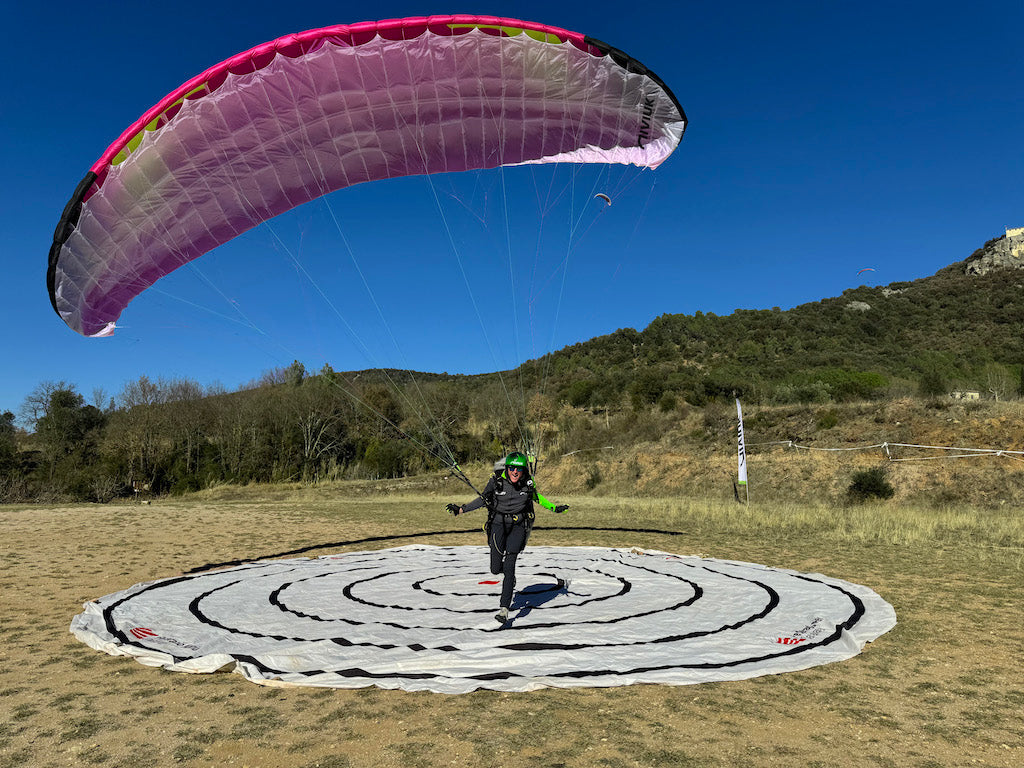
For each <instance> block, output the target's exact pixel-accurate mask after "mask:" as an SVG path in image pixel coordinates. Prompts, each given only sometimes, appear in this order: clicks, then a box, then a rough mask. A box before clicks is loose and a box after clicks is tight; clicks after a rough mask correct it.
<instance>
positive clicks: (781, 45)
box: [0, 0, 1024, 411]
mask: <svg viewBox="0 0 1024 768" xmlns="http://www.w3.org/2000/svg"><path fill="white" fill-rule="evenodd" d="M18 6H19V7H17V8H16V9H15V10H14V11H13V13H11V12H10V11H9V12H8V14H7V15H6V16H5V20H6V21H7V23H8V29H9V34H8V37H7V42H6V44H5V50H4V54H3V55H4V57H5V58H6V62H5V63H6V70H7V71H8V72H9V73H10V75H11V76H10V77H9V78H8V82H7V84H6V98H5V99H4V105H3V107H2V110H3V119H2V120H0V135H2V139H3V141H2V146H3V152H4V166H5V170H6V176H7V179H8V181H7V183H6V184H5V185H4V186H3V192H2V195H3V198H2V199H3V205H2V206H0V217H2V218H0V221H2V228H3V233H4V238H3V245H2V247H0V248H2V250H0V254H2V260H3V272H4V279H3V280H2V281H0V284H2V286H3V289H2V290H3V301H2V303H0V307H2V308H0V318H2V320H3V326H4V334H3V341H2V342H0V344H2V360H3V364H2V365H3V375H2V376H0V410H14V411H17V409H18V407H19V406H20V404H21V402H22V401H23V399H24V397H25V396H26V395H27V394H28V393H29V392H30V391H31V390H32V389H33V388H34V387H36V386H37V385H38V384H39V383H40V382H43V381H56V380H65V381H69V382H72V383H74V384H75V385H76V386H77V387H78V389H79V391H80V392H82V394H83V395H84V396H85V397H86V399H91V397H92V393H93V391H94V390H95V389H97V388H99V389H103V390H104V391H105V392H106V393H107V395H108V396H109V395H116V394H117V392H118V391H120V389H121V387H122V386H123V385H124V384H125V383H126V382H128V381H131V380H134V379H137V378H138V377H139V376H140V375H143V374H144V375H147V376H150V377H151V378H157V377H164V378H175V377H187V378H191V379H195V380H197V381H199V382H200V383H202V384H211V383H214V382H219V383H220V384H222V385H224V386H226V387H228V388H229V389H233V388H235V387H237V386H239V385H240V384H242V383H244V382H246V381H249V380H252V379H254V378H256V377H258V376H259V374H260V373H261V372H262V371H264V370H266V369H269V368H273V367H276V366H284V365H287V364H289V363H290V362H291V361H292V360H294V359H298V360H300V361H302V362H303V364H304V365H306V367H307V368H308V369H312V370H316V369H319V368H320V367H321V366H323V365H324V364H325V363H329V364H330V365H331V366H333V367H334V368H335V369H336V370H351V369H360V368H367V367H373V366H393V367H410V368H414V369H417V370H426V371H448V372H451V373H456V372H458V373H477V372H482V371H491V370H497V369H504V368H510V367H513V366H515V365H517V364H518V363H519V362H521V361H522V360H524V359H527V358H530V357H535V356H537V355H540V354H543V353H544V352H547V351H550V350H552V349H558V348H561V347H563V346H565V345H568V344H573V343H576V342H578V341H584V340H586V339H589V338H592V337H594V336H598V335H601V334H605V333H610V332H612V331H614V330H615V329H617V328H621V327H633V328H637V329H642V328H643V327H645V326H646V325H647V324H648V323H649V322H650V321H651V320H652V319H653V318H655V317H657V316H658V315H660V314H663V313H687V314H691V313H693V312H696V311H698V310H701V311H705V312H714V313H717V314H728V313H730V312H732V311H733V310H734V309H737V308H769V307H772V306H780V307H783V308H788V307H792V306H795V305H797V304H801V303H805V302H808V301H815V300H818V299H820V298H823V297H826V296H834V295H838V294H840V293H841V292H842V291H843V290H844V289H847V288H851V287H855V286H857V285H860V284H862V283H865V282H867V283H869V284H886V283H890V282H894V281H900V280H911V279H915V278H918V277H924V276H927V275H930V274H932V273H934V272H935V271H936V270H938V269H940V268H941V267H943V266H946V265H947V264H949V263H951V262H953V261H958V260H960V259H963V258H965V257H967V256H968V255H969V254H970V253H971V252H972V251H973V250H974V249H975V248H977V247H978V246H980V245H981V244H982V243H983V242H984V241H986V240H988V239H990V238H992V237H996V236H998V235H1001V234H1002V233H1003V228H1004V227H1005V226H1011V227H1014V226H1024V184H1022V183H1021V179H1024V151H1022V149H1024V147H1022V144H1024V90H1022V88H1021V83H1024V55H1022V54H1021V51H1020V46H1019V39H1020V30H1021V29H1024V4H1021V3H1020V2H1019V0H1012V1H1011V0H1008V1H1007V2H977V3H973V4H971V5H969V6H967V5H965V4H963V3H951V2H903V3H901V2H897V3H871V2H869V3H857V4H854V3H841V4H840V3H831V2H826V3H822V2H813V3H812V2H806V3H805V2H790V3H787V2H781V3H774V4H768V3H747V2H736V3H726V4H712V3H686V2H671V3H669V2H665V3H646V4H643V5H642V6H636V7H626V6H623V5H622V4H621V3H614V4H613V3H606V2H601V1H600V0H592V1H591V2H560V3H550V2H544V3H541V2H536V3H535V2H515V3H510V2H491V3H477V4H475V6H467V5H465V4H463V5H461V6H458V7H442V6H439V5H437V3H436V0H435V2H434V3H422V2H380V3H375V4H365V3H359V4H357V3H346V2H330V3H328V2H299V3H280V2H274V3H269V2H247V3H244V4H241V3H222V2H218V0H208V2H204V3H193V2H178V3H167V4H157V5H152V6H145V5H139V4H137V3H130V4H129V3H124V4H122V3H102V2H97V3H91V4H87V3H68V2H56V3H49V4H45V5H43V6H41V7H39V8H29V7H28V6H29V4H27V3H19V4H18ZM624 8H625V10H626V11H628V13H626V14H624V13H623V9H624ZM239 9H242V10H239ZM447 12H464V13H486V14H494V15H503V16H512V17H518V18H523V19H529V20H534V21H540V22H544V23H548V24H552V25H556V26H561V27H565V28H567V29H571V30H574V31H578V32H583V33H586V34H589V35H592V36H594V37H597V38H600V39H602V40H605V41H606V42H608V43H611V44H612V45H615V46H617V47H619V48H621V49H622V50H624V51H626V52H628V53H630V54H631V55H633V56H635V57H636V58H638V59H639V60H641V61H642V62H643V63H645V64H646V65H647V66H648V67H650V68H651V69H653V70H654V71H655V72H657V73H658V74H659V75H660V76H661V77H662V79H663V80H664V81H665V82H666V83H668V84H669V86H670V87H671V88H672V89H673V91H674V92H675V94H676V96H677V97H678V98H679V100H680V102H681V103H682V104H683V106H684V108H685V109H686V112H687V115H688V117H689V119H690V126H689V128H688V129H687V133H686V136H685V138H684V140H683V143H682V145H681V147H680V148H679V150H678V151H677V152H676V153H675V155H674V156H673V157H672V158H670V159H669V160H668V161H667V162H666V163H665V164H664V165H663V166H662V167H661V168H659V169H658V170H657V171H654V172H651V171H644V172H639V171H632V170H629V169H621V168H612V169H608V168H601V169H595V168H588V169H584V170H583V171H580V172H579V173H577V174H571V173H570V172H569V171H567V170H564V169H556V170H554V171H553V170H551V169H540V170H537V169H515V171H516V172H515V173H512V172H506V173H504V174H501V175H496V174H490V175H479V174H478V175H472V174H471V175H467V176H466V177H465V178H453V177H441V178H436V179H431V180H425V179H422V178H420V179H405V180H398V181H392V182H385V183H383V184H376V185H363V186H361V187H356V188H353V189H349V190H342V191H341V192H339V193H336V194H335V195H332V196H331V197H330V198H329V200H327V201H326V202H321V203H314V204H311V205H310V206H307V207H305V208H303V209H300V210H298V211H295V212H293V213H291V214H288V215H286V216H284V217H280V218H279V219H275V220H274V222H273V223H272V224H271V225H270V226H263V227H260V228H258V229H257V230H254V231H253V232H250V233H248V234H246V235H245V236H243V237H241V238H239V239H238V240H236V241H235V242H234V243H232V244H229V245H228V246H225V247H224V248H222V249H220V250H218V251H216V252H214V253H211V254H208V255H207V256H205V257H203V258H202V259H200V260H199V261H197V262H196V263H195V267H194V268H185V269H182V270H179V271H178V272H177V273H175V274H174V275H172V276H170V277H169V278H167V279H165V280H164V281H161V283H159V284H158V285H157V286H155V288H156V290H151V291H150V292H148V293H147V294H145V295H144V296H143V297H140V298H139V299H137V300H136V301H135V302H134V303H133V304H132V305H130V306H129V308H128V310H127V311H126V312H125V313H124V315H122V317H121V320H120V325H121V326H122V327H121V328H120V329H119V330H118V332H117V333H115V335H114V336H113V337H111V338H107V339H85V338H82V337H79V336H78V335H76V334H75V333H73V332H72V331H70V330H69V329H68V328H67V327H66V326H65V325H64V324H63V323H62V322H61V321H60V320H59V318H58V317H57V316H56V315H55V314H54V313H53V311H52V309H51V307H50V304H49V301H48V298H47V295H46V289H45V279H44V278H45V269H46V255H47V251H48V248H49V244H50V241H51V239H52V235H53V229H54V226H55V225H56V223H57V219H58V217H59V215H60V212H61V210H62V208H63V206H64V204H65V203H66V202H67V199H68V197H69V196H70V194H71V192H72V191H73V190H74V187H75V185H76V184H77V182H78V181H79V179H80V178H81V177H82V176H83V175H84V173H85V171H86V170H88V168H89V166H90V165H92V163H93V162H94V161H95V160H96V158H98V157H99V155H100V154H101V153H102V152H103V150H104V149H105V148H106V147H107V146H108V145H109V144H110V143H111V142H112V141H113V140H114V139H116V138H117V136H118V135H119V134H120V133H121V131H122V130H123V129H124V128H125V127H127V126H128V125H129V124H130V123H131V122H133V121H134V120H135V119H136V118H137V117H138V116H139V115H141V114H142V112H144V111H145V110H146V109H147V108H149V107H150V106H152V105H153V104H154V103H155V102H156V101H158V100H159V99H160V98H161V97H162V96H163V95H164V94H165V93H167V92H169V91H171V90H172V89H174V88H175V87H177V86H178V85H179V84H180V83H182V82H184V81H185V80H186V79H188V78H189V77H191V76H193V75H195V74H197V73H199V72H201V71H202V70H204V69H206V68H207V67H208V66H210V65H212V64H215V63H217V62H218V61H221V60H222V59H225V58H227V57H228V56H230V55H232V54H234V53H238V52H240V51H243V50H245V49H247V48H250V47H252V46H254V45H257V44H259V43H262V42H265V41H267V40H271V39H274V38H276V37H279V36H281V35H283V34H286V33H289V32H296V31H301V30H305V29H311V28H315V27H321V26H326V25H330V24H337V23H351V22H356V21H363V20H370V19H382V18H397V17H402V16H411V15H423V14H430V13H447ZM519 171H523V172H522V173H519ZM594 192H607V193H609V194H611V195H612V196H613V199H614V203H613V205H612V206H611V207H610V208H604V207H602V206H601V205H599V204H596V203H593V193H594ZM506 200H507V201H508V202H507V203H506ZM335 219H337V220H338V222H339V224H340V228H339V227H338V226H336V225H335V223H334V220H335ZM449 232H450V233H451V235H449V234H448V233H449ZM510 253H511V258H512V263H513V265H514V266H513V268H512V270H511V278H510V269H509V254H510ZM864 267H872V268H874V269H875V270H876V271H875V272H865V273H863V274H862V275H861V276H860V277H858V275H857V272H858V270H860V269H861V268H864ZM865 278H869V279H868V280H865ZM364 280H365V283H364ZM513 282H514V287H513V286H512V284H513ZM367 286H368V288H367Z"/></svg>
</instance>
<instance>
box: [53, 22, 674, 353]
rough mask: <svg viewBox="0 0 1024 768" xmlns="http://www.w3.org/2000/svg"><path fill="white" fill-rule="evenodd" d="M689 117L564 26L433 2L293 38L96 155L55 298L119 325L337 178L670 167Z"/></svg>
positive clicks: (67, 225) (654, 83) (202, 83)
mask: <svg viewBox="0 0 1024 768" xmlns="http://www.w3.org/2000/svg"><path fill="white" fill-rule="evenodd" d="M685 127H686V116H685V114H684V113H683V110H682V108H681V107H680V105H679V103H678V101H677V100H676V99H675V97H674V96H673V95H672V93H671V91H670V90H669V89H668V88H667V87H666V86H665V85H664V83H662V81H661V80H660V79H659V78H658V77H657V76H655V75H654V74H653V73H652V72H650V71H649V70H647V68H646V67H644V66H643V65H642V64H640V63H639V62H637V61H636V60H634V59H632V58H630V57H628V56H626V55H625V54H623V53H622V52H621V51H618V50H617V49H615V48H612V47H611V46H609V45H607V44H605V43H602V42H600V41H597V40H594V39H592V38H589V37H586V36H584V35H581V34H578V33H575V32H568V31H566V30H563V29H558V28H555V27H549V26H545V25H541V24H534V23H529V22H523V21H518V20H512V19H501V18H496V17H491V16H468V15H457V16H432V17H424V18H412V19H400V20H392V21H383V22H367V23H361V24H355V25H350V26H335V27H327V28H324V29H318V30H312V31H310V32H304V33H300V34H295V35H289V36H286V37H282V38H280V39H278V40H274V41H272V42H270V43H266V44H264V45H261V46H258V47H256V48H253V49H252V50H250V51H247V52H245V53H242V54H239V55H237V56H234V57H232V58H231V59H228V60H227V61H224V62H222V63H220V64H218V65H216V66H214V67H212V68H210V69H209V70H207V71H206V72H204V73H202V74H201V75H199V76H197V77H195V78H193V79H192V80H190V81H189V82H187V83H185V84H183V85H182V86H181V87H180V88H178V89H177V90H175V91H174V92H172V93H171V94H169V95H168V96H166V97H165V98H164V99H163V100H161V101H160V102H159V103H158V104H156V105H155V106H154V107H153V108H152V109H150V110H149V111H148V112H146V114H144V115H143V116H142V117H141V118H140V119H139V120H138V121H137V122H136V123H135V124H133V125H132V126H130V127H129V128H128V129H127V130H126V131H125V132H124V133H123V134H122V135H121V137H120V138H119V139H118V140H117V141H116V142H114V144H112V145H111V146H110V147H109V148H108V149H107V151H106V152H105V153H104V154H103V155H102V157H101V158H100V159H99V160H98V161H97V162H96V163H95V164H94V165H93V167H92V168H91V169H90V171H89V173H88V174H87V175H86V177H85V178H84V179H83V180H82V182H81V183H80V184H79V186H78V188H77V189H76V191H75V193H74V195H73V197H72V198H71V200H70V202H69V203H68V205H67V207H66V208H65V210H64V213H63V215H62V217H61V220H60V223H59V224H58V226H57V230H56V232H55V233H54V241H53V246H52V248H51V249H50V255H49V268H48V272H47V284H48V288H49V292H50V300H51V303H52V304H53V307H54V309H55V310H56V311H57V313H58V314H59V315H60V316H61V317H62V318H63V319H64V321H65V322H66V323H67V324H68V325H69V326H70V327H71V328H73V329H74V330H76V331H78V332H79V333H81V334H84V335H86V336H104V335H108V334H110V333H112V332H113V330H114V327H115V323H116V320H117V318H118V317H119V316H120V314H121V312H122V311H123V310H124V308H125V307H126V306H127V305H128V303H129V302H130V301H131V300H132V299H133V298H134V297H135V296H137V295H138V294H139V293H141V292H142V291H144V290H145V289H146V288H147V287H148V286H150V285H152V284H153V283H154V282H156V281H157V280H158V279H159V278H161V277H162V276H164V275H166V274H168V273H169V272H171V271H173V270H175V269H177V268H178V267H180V266H182V265H183V264H186V263H187V262H189V261H191V260H192V259H195V258H197V257H198V256H200V255H202V254H203V253H206V252H207V251H210V250H211V249H213V248H215V247H216V246H218V245H221V244H223V243H225V242H227V241H229V240H231V239H232V238H234V237H236V236H237V235H239V234H241V233H242V232H245V231H246V230H248V229H250V228H252V227H254V226H256V225H258V224H259V223H261V222H263V221H266V220H267V219H269V218H271V217H273V216H276V215H277V214H280V213H283V212H284V211H287V210H289V209H291V208H294V207H295V206H298V205H301V204H302V203H305V202H308V201H310V200H313V199H315V198H317V197H319V196H321V195H324V194H327V193H328V192H331V191H334V190H337V189H341V188H343V187H348V186H351V185H354V184H359V183H362V182H367V181H375V180H379V179H386V178H394V177H398V176H407V175H412V174H429V173H440V172H451V171H464V170H470V169H480V168H494V167H497V166H502V165H517V164H525V163H549V162H581V163H624V164H635V165H638V166H645V167H651V168H653V167H656V166H658V165H659V164H660V163H661V162H662V161H664V160H665V159H666V158H667V157H668V156H669V155H670V154H671V153H672V151H673V150H674V149H675V148H676V146H677V145H678V144H679V141H680V139H681V138H682V135H683V131H684V130H685Z"/></svg>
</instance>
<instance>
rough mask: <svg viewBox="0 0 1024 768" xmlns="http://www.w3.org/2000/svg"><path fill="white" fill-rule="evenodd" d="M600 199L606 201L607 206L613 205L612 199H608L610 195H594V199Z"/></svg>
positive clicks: (600, 193)
mask: <svg viewBox="0 0 1024 768" xmlns="http://www.w3.org/2000/svg"><path fill="white" fill-rule="evenodd" d="M598 198H600V199H601V200H604V202H605V204H607V205H611V204H612V199H611V198H610V197H608V195H606V194H604V193H603V192H598V193H597V194H596V195H594V199H595V200H597V199H598Z"/></svg>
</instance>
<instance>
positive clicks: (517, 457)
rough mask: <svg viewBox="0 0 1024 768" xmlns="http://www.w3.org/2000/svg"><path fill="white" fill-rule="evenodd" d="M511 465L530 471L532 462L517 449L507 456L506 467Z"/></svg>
mask: <svg viewBox="0 0 1024 768" xmlns="http://www.w3.org/2000/svg"><path fill="white" fill-rule="evenodd" d="M510 467H518V468H519V469H521V470H523V471H524V472H528V471H529V469H530V462H529V460H528V459H527V458H526V456H525V455H524V454H522V453H519V451H516V452H514V453H510V454H509V455H508V456H506V457H505V468H506V469H508V468H510Z"/></svg>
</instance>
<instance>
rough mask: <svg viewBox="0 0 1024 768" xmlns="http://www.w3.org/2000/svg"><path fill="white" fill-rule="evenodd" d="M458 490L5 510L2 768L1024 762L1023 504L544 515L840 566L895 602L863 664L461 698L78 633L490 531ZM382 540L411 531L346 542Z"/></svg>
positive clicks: (645, 508)
mask: <svg viewBox="0 0 1024 768" xmlns="http://www.w3.org/2000/svg"><path fill="white" fill-rule="evenodd" d="M453 495H454V497H455V498H460V497H461V496H463V495H465V494H462V493H455V494H453ZM449 500H450V499H449V498H448V496H444V497H441V496H439V495H435V496H424V495H423V494H422V493H417V494H410V493H406V494H404V495H403V494H400V493H396V494H392V495H387V496H380V495H372V494H366V493H364V492H362V489H360V488H358V487H356V486H343V485H339V486H332V487H319V488H301V487H287V488H286V487H280V488H262V489H245V488H243V489H237V488H230V487H225V488H220V489H213V490H210V491H206V492H203V493H202V494H198V495H196V496H192V497H188V498H184V499H175V500H155V501H154V502H153V503H152V504H150V505H107V506H104V505H92V506H80V507H24V506H6V507H0V532H2V542H0V552H2V555H3V556H2V562H3V566H2V570H0V573H2V584H3V587H4V601H3V607H2V608H0V768H14V767H15V766H18V767H19V768H20V767H21V766H72V765H73V766H83V765H101V766H113V765H131V766H133V768H144V767H145V766H164V765H189V766H213V765H217V766H225V765H235V766H282V767H290V766H295V767H297V768H306V767H309V768H312V767H313V766H321V767H322V768H345V767H348V766H411V767H413V768H415V767H416V766H448V765H454V766H507V765H510V764H518V765H523V766H541V767H543V768H560V767H562V766H573V767H576V766H607V768H627V767H631V766H723V767H724V766H801V767H810V766H822V767H824V766H829V767H831V766H838V767H841V768H842V767H846V766H901V767H903V766H917V767H918V768H937V767H939V766H992V767H993V768H995V767H1001V768H1011V766H1012V767H1013V768H1016V767H1017V766H1019V765H1022V764H1024V736H1022V734H1024V672H1022V671H1021V670H1022V662H1024V628H1022V615H1024V614H1022V610H1021V606H1022V605H1024V518H1022V516H1021V515H1020V514H1019V512H1018V511H1016V510H1008V509H996V510H992V509H986V510H971V509H966V508H955V509H914V508H910V507H908V506H906V505H905V504H901V503H894V502H890V503H885V504H879V505H876V506H871V505H869V506H862V507H838V506H822V507H809V506H787V505H774V506H771V507H768V506H765V507H763V508H759V507H757V506H754V507H753V508H752V509H747V508H744V507H742V506H739V505H735V504H731V503H722V502H719V501H685V500H672V501H670V500H664V499H639V498H629V499H625V498H612V497H601V498H593V497H583V496H581V497H576V498H568V499H567V501H568V502H569V503H571V504H572V509H571V511H570V513H569V514H568V515H565V516H560V517H557V518H555V517H553V516H540V517H539V519H538V526H539V527H538V529H537V530H536V531H535V532H534V534H533V537H532V539H531V544H534V545H559V546H565V545H597V546H626V547H632V546H638V547H644V548H656V549H663V550H667V551H673V552H678V553H682V554H695V553H701V554H705V555H708V556H712V557H718V558H728V559H737V560H747V561H751V562H758V563H765V564H768V565H773V566H779V567H784V568H793V569H797V570H801V571H813V572H820V573H824V574H827V575H829V576H835V577H839V578H843V579H847V580H849V581H852V582H856V583H859V584H865V585H867V586H869V587H871V588H873V589H874V590H876V591H877V592H878V593H879V594H881V595H882V597H884V598H885V599H886V600H888V601H889V602H891V603H892V604H893V605H894V606H895V608H896V611H897V615H898V617H899V624H898V625H897V627H896V628H895V629H894V630H892V631H891V632H889V633H888V634H886V635H883V636H882V637H881V638H880V639H879V640H878V641H876V642H875V643H873V644H871V645H869V646H868V647H867V648H866V649H865V650H864V652H863V653H862V654H861V655H859V656H857V657H855V658H853V659H851V660H849V661H845V662H842V663H838V664H832V665H828V666H824V667H817V668H814V669H810V670H806V671H803V672H795V673H790V674H785V675H778V676H770V677H762V678H757V679H753V680H747V681H742V682H731V683H717V684H705V685H697V686H685V687H668V686H653V685H642V686H628V687H621V688H608V689H598V688H590V689H578V690H542V691H535V692H532V693H523V694H506V693H496V692H488V691H478V692H475V693H471V694H466V695H459V696H449V695H442V694H431V693H405V692H401V691H384V690H379V689H375V688H370V689H361V690H319V689H311V688H293V689H281V688H264V687H260V686H257V685H254V684H252V683H249V682H246V681H245V680H243V679H242V678H241V677H240V676H237V675H229V674H216V675H196V676H190V675H185V674H181V673H172V672H165V671H163V670H159V669H153V668H149V667H144V666H142V665H141V664H139V663H138V662H136V661H133V660H131V659H127V658H115V657H111V656H107V655H105V654H103V653H100V652H97V651H94V650H92V649H90V648H88V647H87V646H85V645H83V644H81V643H79V642H78V641H77V640H75V638H74V637H73V636H72V635H71V634H70V633H69V632H68V626H69V624H70V621H71V618H72V616H73V615H75V614H76V613H78V612H79V611H80V610H81V604H82V603H83V602H85V601H87V600H89V599H93V598H96V597H100V596H102V595H105V594H108V593H111V592H114V591H117V590H119V589H123V588H125V587H127V586H130V585H132V584H134V583H137V582H141V581H147V580H152V579H157V578H163V577H168V576H173V575H176V574H179V573H182V572H184V571H188V570H190V569H193V568H197V567H201V566H204V565H208V564H215V563H227V562H232V561H237V560H250V559H258V558H264V557H271V556H275V555H283V554H285V553H288V552H292V551H295V550H306V553H307V554H309V555H310V556H316V555H320V554H326V553H329V552H333V551H343V550H351V549H367V548H377V547H388V546H400V545H402V544H406V543H410V541H411V540H409V539H403V538H402V535H403V534H411V533H416V532H423V531H449V532H448V533H443V534H438V535H437V536H435V537H431V538H429V539H426V540H423V539H416V540H415V541H427V542H429V543H432V544H481V543H482V534H480V532H479V530H478V529H477V528H476V523H477V522H478V521H472V522H469V521H466V520H465V519H459V520H457V521H454V520H452V519H451V518H449V517H448V516H447V515H445V514H444V513H443V502H445V501H449ZM561 500H562V497H561V496H559V501H561ZM555 525H558V526H562V527H548V526H555ZM574 526H575V527H577V530H573V527H574ZM583 527H593V528H600V527H620V528H633V529H642V528H647V529H658V530H661V531H665V532H666V533H640V532H600V531H593V530H584V529H583ZM462 529H465V530H462ZM371 536H392V537H394V539H393V540H389V541H381V542H379V543H376V544H372V545H367V544H362V545H359V544H351V543H349V544H346V542H354V541H356V540H358V539H363V538H367V537H371Z"/></svg>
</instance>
